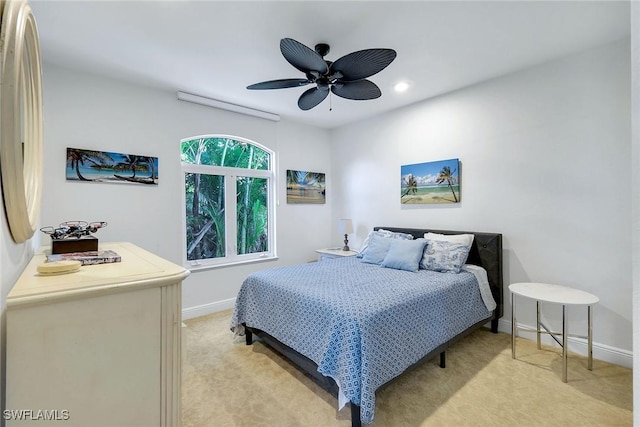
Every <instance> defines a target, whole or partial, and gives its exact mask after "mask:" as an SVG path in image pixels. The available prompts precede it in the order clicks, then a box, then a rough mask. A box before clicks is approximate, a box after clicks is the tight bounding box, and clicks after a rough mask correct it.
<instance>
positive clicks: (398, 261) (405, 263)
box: [380, 239, 427, 272]
mask: <svg viewBox="0 0 640 427" xmlns="http://www.w3.org/2000/svg"><path fill="white" fill-rule="evenodd" d="M426 245H427V241H426V240H425V239H416V240H395V239H394V240H392V241H391V246H390V247H389V252H388V253H387V256H386V257H385V258H384V260H383V261H382V264H380V265H381V266H382V267H387V268H395V269H396V270H406V271H414V272H415V271H418V269H419V268H420V260H421V259H422V254H423V252H424V247H425V246H426Z"/></svg>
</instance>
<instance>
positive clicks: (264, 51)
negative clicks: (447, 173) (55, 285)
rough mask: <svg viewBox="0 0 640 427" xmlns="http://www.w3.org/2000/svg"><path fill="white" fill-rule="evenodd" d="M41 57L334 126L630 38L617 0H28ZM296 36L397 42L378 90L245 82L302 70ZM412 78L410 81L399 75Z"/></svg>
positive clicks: (623, 5)
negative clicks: (357, 96)
mask: <svg viewBox="0 0 640 427" xmlns="http://www.w3.org/2000/svg"><path fill="white" fill-rule="evenodd" d="M30 3H31V6H32V9H33V12H34V15H35V17H36V21H37V24H38V29H39V32H40V43H41V50H42V57H43V60H44V61H45V63H46V62H49V63H54V64H58V65H61V66H64V67H67V68H72V69H79V70H83V71H87V72H90V73H96V74H103V75H107V76H110V77H112V78H116V79H121V80H126V81H131V82H134V83H138V84H143V85H149V86H153V87H159V88H163V89H168V90H175V91H177V90H182V91H186V92H190V93H195V94H199V95H203V96H208V97H211V98H215V99H218V100H221V101H226V102H230V103H234V104H240V105H244V106H247V107H251V108H255V109H259V110H263V111H268V112H273V113H277V114H280V115H281V116H283V117H287V118H290V119H292V120H297V121H301V122H304V123H309V124H313V125H316V126H321V127H327V128H332V127H336V126H340V125H343V124H345V123H349V122H352V121H356V120H360V119H363V118H367V117H371V116H374V115H376V114H380V113H382V112H386V111H389V110H392V109H395V108H399V107H401V106H404V105H408V104H411V103H414V102H418V101H420V100H423V99H426V98H430V97H434V96H437V95H440V94H443V93H446V92H449V91H452V90H456V89H459V88H462V87H465V86H469V85H472V84H475V83H478V82H481V81H483V80H487V79H491V78H494V77H497V76H500V75H503V74H506V73H510V72H513V71H515V70H519V69H523V68H526V67H530V66H532V65H535V64H538V63H542V62H546V61H549V60H552V59H555V58H558V57H561V56H565V55H567V54H570V53H572V52H577V51H581V50H585V49H588V48H591V47H595V46H599V45H603V44H606V43H609V42H612V41H615V40H618V39H621V38H624V37H629V20H630V18H629V16H630V14H629V3H628V2H614V1H586V2H579V1H570V2H557V1H552V2H551V1H547V2H543V1H533V2H524V1H509V2H507V1H502V2H485V1H469V2H458V1H455V2H454V1H440V2H435V1H413V2H404V1H353V2H346V1H297V2H284V1H253V2H248V1H189V0H177V1H124V2H120V1H102V2H97V1H56V0H47V1H44V0H31V2H30ZM283 37H290V38H293V39H295V40H298V41H299V42H301V43H303V44H305V45H307V46H309V47H310V48H313V46H314V45H315V44H316V43H319V42H325V43H328V44H330V45H331V52H330V53H329V54H328V55H327V57H326V58H325V59H328V60H333V61H335V60H336V59H337V58H339V57H341V56H343V55H345V54H347V53H350V52H353V51H357V50H362V49H367V48H379V47H380V48H381V47H384V48H392V49H395V50H396V51H397V53H398V56H397V58H396V60H395V61H394V62H393V63H391V65H389V67H387V68H386V69H385V70H383V71H382V72H380V73H379V74H376V75H374V76H373V77H371V78H370V79H371V80H372V81H373V82H375V83H376V84H377V85H378V86H379V87H380V89H381V90H382V93H383V95H382V97H381V98H378V99H376V100H370V101H350V100H345V99H342V98H338V97H336V96H332V97H331V102H332V106H333V111H329V98H327V99H326V100H325V101H324V102H323V103H321V104H320V105H319V106H317V107H315V108H314V109H312V110H310V111H301V110H299V109H298V107H297V99H298V97H299V96H300V94H302V92H304V90H306V89H307V88H308V87H301V88H290V89H280V90H270V91H249V90H247V89H246V86H247V85H250V84H252V83H257V82H260V81H265V80H273V79H281V78H302V77H304V76H303V75H302V73H301V72H299V71H298V70H296V69H295V68H294V67H292V66H291V65H290V64H289V63H288V62H286V60H285V59H284V58H283V57H282V55H281V53H280V49H279V41H280V39H281V38H283ZM400 80H408V81H410V82H411V84H412V86H411V88H410V89H409V91H407V92H405V93H403V94H398V93H395V92H394V91H393V88H392V87H393V85H394V84H395V83H396V82H398V81H400Z"/></svg>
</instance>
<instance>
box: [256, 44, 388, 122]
mask: <svg viewBox="0 0 640 427" xmlns="http://www.w3.org/2000/svg"><path fill="white" fill-rule="evenodd" d="M280 51H281V52H282V56H284V58H285V59H286V60H287V61H288V62H289V63H290V64H291V65H293V66H294V67H296V68H297V69H298V70H300V71H302V72H303V73H305V78H303V79H281V80H269V81H266V82H260V83H256V84H252V85H250V86H247V89H251V90H264V89H285V88H290V87H299V86H306V85H308V84H312V83H315V85H316V87H313V88H311V89H308V90H307V91H305V92H304V93H303V94H302V95H301V96H300V98H299V99H298V107H300V109H301V110H310V109H312V108H313V107H315V106H316V105H318V104H320V103H321V102H322V101H324V99H325V98H326V97H327V95H328V94H329V91H331V92H332V93H333V94H335V95H337V96H339V97H341V98H346V99H355V100H367V99H375V98H379V97H380V96H381V95H382V92H381V91H380V88H378V86H376V84H375V83H373V82H372V81H370V80H367V77H370V76H372V75H374V74H376V73H379V72H380V71H382V70H384V69H385V68H386V67H387V66H388V65H389V64H391V62H392V61H393V60H394V59H395V58H396V51H395V50H393V49H365V50H360V51H357V52H353V53H350V54H348V55H345V56H343V57H342V58H340V59H338V60H336V61H335V62H331V61H327V60H325V59H324V57H325V55H327V54H328V53H329V45H328V44H326V43H319V44H317V45H316V46H315V51H314V50H311V49H309V48H308V47H307V46H305V45H303V44H302V43H300V42H297V41H295V40H293V39H289V38H284V39H282V40H280Z"/></svg>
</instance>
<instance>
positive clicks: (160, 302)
mask: <svg viewBox="0 0 640 427" xmlns="http://www.w3.org/2000/svg"><path fill="white" fill-rule="evenodd" d="M104 249H111V250H114V251H115V252H117V253H118V254H119V255H120V256H121V259H122V261H121V262H117V263H110V264H99V265H86V266H83V267H81V268H80V270H78V271H76V272H73V273H69V274H62V275H51V276H42V275H39V274H38V272H37V266H38V265H39V264H41V263H43V262H44V261H45V251H41V252H40V253H39V254H37V255H35V256H34V257H33V259H32V260H31V262H30V263H29V264H28V265H27V267H26V269H25V271H24V272H23V274H22V275H21V277H20V278H19V279H18V281H17V283H16V285H15V286H14V288H13V289H12V290H11V292H10V293H9V295H8V297H7V359H6V360H7V380H6V409H7V410H9V411H11V410H16V411H20V410H27V411H32V413H31V414H30V415H29V416H28V417H26V419H27V420H29V419H30V418H31V419H32V421H31V422H28V421H24V418H23V421H15V420H11V417H10V419H9V420H8V421H7V425H8V426H12V425H20V426H26V425H38V426H42V425H49V423H48V422H46V421H45V422H43V418H40V419H36V417H37V416H38V415H40V416H46V417H49V418H44V420H47V419H56V418H57V421H51V423H52V424H56V425H64V426H162V427H166V426H179V425H180V399H181V393H180V381H181V324H182V321H181V309H182V307H181V287H182V280H183V279H184V278H185V277H187V276H188V275H189V272H188V271H187V270H185V269H184V268H183V267H181V266H179V265H176V264H173V263H171V262H169V261H167V260H164V259H162V258H160V257H158V256H156V255H154V254H152V253H150V252H147V251H145V250H143V249H141V248H139V247H136V246H134V245H132V244H130V243H110V244H101V245H100V250H104ZM38 411H48V412H45V413H44V415H43V413H42V412H38ZM5 412H6V411H5ZM4 415H5V418H6V414H4Z"/></svg>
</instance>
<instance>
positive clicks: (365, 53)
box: [331, 49, 396, 82]
mask: <svg viewBox="0 0 640 427" xmlns="http://www.w3.org/2000/svg"><path fill="white" fill-rule="evenodd" d="M394 59H396V51H395V50H393V49H365V50H359V51H357V52H353V53H350V54H348V55H345V56H343V57H342V58H340V59H338V60H336V61H335V62H334V63H333V64H331V74H334V73H335V72H336V71H339V72H340V73H341V74H342V77H340V80H342V81H345V82H350V81H354V80H360V79H366V78H367V77H370V76H373V75H374V74H376V73H379V72H380V71H382V70H384V69H385V68H386V67H387V65H389V64H391V62H392V61H393V60H394Z"/></svg>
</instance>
